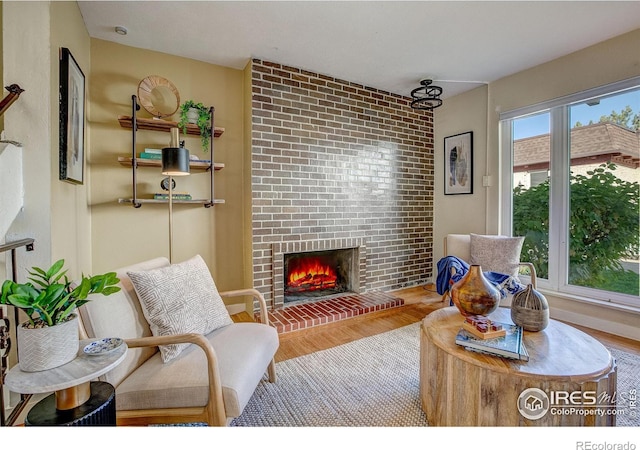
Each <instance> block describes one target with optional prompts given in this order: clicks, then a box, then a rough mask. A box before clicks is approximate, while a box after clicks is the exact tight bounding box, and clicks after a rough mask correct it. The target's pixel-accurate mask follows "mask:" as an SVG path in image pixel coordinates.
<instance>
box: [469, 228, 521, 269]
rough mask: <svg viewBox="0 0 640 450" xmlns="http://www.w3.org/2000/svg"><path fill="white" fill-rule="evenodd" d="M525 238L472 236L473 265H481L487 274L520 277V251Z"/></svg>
mask: <svg viewBox="0 0 640 450" xmlns="http://www.w3.org/2000/svg"><path fill="white" fill-rule="evenodd" d="M523 243H524V237H507V236H487V235H480V234H473V233H472V234H471V247H470V250H471V264H479V265H480V266H482V270H483V271H485V272H489V271H490V272H498V273H503V274H505V275H511V276H512V277H516V276H518V269H519V268H520V265H519V262H520V251H521V250H522V244H523Z"/></svg>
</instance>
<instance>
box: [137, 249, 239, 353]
mask: <svg viewBox="0 0 640 450" xmlns="http://www.w3.org/2000/svg"><path fill="white" fill-rule="evenodd" d="M127 275H129V278H130V279H131V282H132V283H133V287H134V288H135V290H136V294H137V295H138V298H139V299H140V305H141V306H142V311H143V312H144V316H145V318H146V319H147V322H149V326H150V327H151V332H152V333H153V335H154V336H167V335H172V334H182V333H200V334H207V333H210V332H211V331H213V330H215V329H217V328H220V327H223V326H225V325H229V324H231V323H232V322H233V321H232V320H231V316H229V313H228V312H227V309H226V308H225V306H224V302H223V301H222V297H220V294H219V293H218V289H217V288H216V285H215V284H214V282H213V279H212V278H211V273H210V272H209V268H208V267H207V264H206V263H205V262H204V260H203V259H202V257H201V256H200V255H197V256H194V257H193V258H191V259H189V260H187V261H185V262H182V263H179V264H172V265H170V266H167V267H161V268H159V269H153V270H147V271H141V272H127ZM189 345H191V344H172V345H163V346H160V354H161V355H162V361H164V362H165V363H166V362H169V361H171V360H172V359H173V358H175V357H176V356H178V355H179V354H180V353H181V352H182V351H183V350H184V349H185V348H187V347H188V346H189Z"/></svg>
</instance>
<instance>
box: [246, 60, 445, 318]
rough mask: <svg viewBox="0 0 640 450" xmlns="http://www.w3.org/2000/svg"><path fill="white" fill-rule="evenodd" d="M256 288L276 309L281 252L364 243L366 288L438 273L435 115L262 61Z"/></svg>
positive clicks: (255, 116) (256, 83)
mask: <svg viewBox="0 0 640 450" xmlns="http://www.w3.org/2000/svg"><path fill="white" fill-rule="evenodd" d="M252 91H253V99H252V120H253V124H252V192H253V194H252V195H253V208H252V212H253V218H252V222H253V223H252V226H253V269H254V285H255V286H256V288H257V289H258V290H260V292H262V293H263V294H264V296H265V298H266V299H267V301H268V302H269V301H271V303H272V304H273V305H274V306H275V307H279V306H282V305H281V304H275V303H276V302H274V301H273V299H274V286H273V272H274V271H273V268H274V267H273V261H272V258H273V248H274V245H276V244H281V243H291V242H299V241H303V242H310V241H312V242H322V241H325V240H336V239H359V240H364V245H365V246H366V267H367V269H366V281H365V283H364V284H365V286H364V288H363V286H362V285H361V291H362V292H366V291H372V290H381V291H388V290H392V289H397V288H401V287H405V286H410V285H415V284H418V283H421V282H424V281H425V280H426V279H427V278H428V276H429V274H430V273H431V269H432V247H433V242H432V238H433V233H432V229H433V180H434V173H433V170H434V167H433V116H432V114H431V113H428V112H418V111H414V110H412V109H411V107H410V106H409V99H408V98H407V97H402V96H399V95H396V94H390V93H387V92H383V91H380V90H377V89H373V88H369V87H366V86H362V85H359V84H355V83H351V82H348V81H344V80H339V79H335V78H332V77H329V76H325V75H320V74H316V73H311V72H308V71H305V70H301V69H296V68H294V67H288V66H283V65H280V64H276V63H272V62H268V61H261V60H258V59H254V60H253V64H252Z"/></svg>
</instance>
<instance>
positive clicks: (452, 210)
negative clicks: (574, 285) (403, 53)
mask: <svg viewBox="0 0 640 450" xmlns="http://www.w3.org/2000/svg"><path fill="white" fill-rule="evenodd" d="M638 48H640V30H636V31H633V32H631V33H627V34H625V35H622V36H619V37H617V38H614V39H611V40H608V41H605V42H602V43H599V44H597V45H594V46H592V47H589V48H587V49H584V50H581V51H579V52H576V53H573V54H571V55H568V56H566V57H563V58H560V59H557V60H554V61H551V62H549V63H546V64H542V65H540V66H536V67H534V68H532V69H529V70H526V71H523V72H520V73H517V74H515V75H512V76H509V77H505V78H503V79H500V80H498V81H496V82H493V83H490V84H489V86H488V87H487V88H479V89H476V90H473V91H471V92H467V93H464V94H461V95H459V96H456V97H454V98H451V99H447V100H445V102H444V106H442V107H441V108H439V109H437V110H436V112H435V119H434V123H435V130H436V144H437V147H436V175H437V176H438V177H442V174H441V173H440V172H442V167H443V166H442V153H443V150H442V140H443V139H444V137H445V136H449V135H451V134H456V133H459V132H463V131H469V130H472V131H474V133H476V132H480V133H484V135H485V137H486V141H482V140H481V139H478V138H476V139H475V142H474V164H475V167H474V194H473V195H472V196H469V195H467V196H444V195H443V189H442V179H441V178H440V180H436V192H435V205H436V207H435V211H436V214H435V217H436V220H435V226H434V261H437V260H438V259H440V258H441V257H442V256H443V255H442V239H443V237H444V236H445V235H446V234H447V233H451V232H456V233H470V232H480V231H485V232H487V233H491V234H495V233H498V232H499V223H500V222H499V220H500V216H501V214H502V211H501V208H500V198H499V192H500V185H499V178H500V154H499V150H498V149H499V136H498V123H499V114H500V112H504V111H509V110H513V109H516V108H520V107H525V106H528V105H533V104H536V103H540V102H544V101H548V100H551V99H554V98H558V97H562V96H565V95H569V94H572V93H575V92H580V91H583V90H586V89H590V88H595V87H598V86H602V85H605V84H608V83H613V82H616V81H621V80H624V79H627V78H631V77H634V76H638V75H640V52H638ZM483 94H484V95H483ZM479 117H485V118H486V122H484V123H481V122H482V121H481V120H479ZM438 158H439V159H438ZM484 167H486V174H487V175H489V176H490V178H491V186H490V187H488V188H482V187H481V186H482V175H484V174H485V173H484V172H483V168H484ZM439 168H440V169H439ZM476 188H477V189H476ZM458 197H464V198H458ZM485 201H486V204H485ZM461 211H463V212H464V213H463V214H461V213H460V212H461ZM436 246H439V247H436ZM433 276H434V278H435V276H436V273H435V272H434V274H433ZM545 294H546V295H547V298H548V299H549V302H550V304H551V308H552V309H551V311H552V316H554V317H556V318H560V319H564V320H568V321H571V322H574V323H579V324H583V325H587V326H593V327H595V328H598V329H601V330H605V331H608V332H611V333H614V334H620V335H622V336H628V337H632V338H634V339H639V340H640V327H638V325H637V324H638V319H639V316H638V314H637V313H630V312H629V311H623V310H616V309H614V308H613V307H611V306H607V305H604V306H596V305H593V304H588V303H584V302H583V301H576V299H572V298H566V297H564V298H561V297H560V296H558V295H554V294H553V293H547V292H545Z"/></svg>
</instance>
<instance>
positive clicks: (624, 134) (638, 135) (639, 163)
mask: <svg viewBox="0 0 640 450" xmlns="http://www.w3.org/2000/svg"><path fill="white" fill-rule="evenodd" d="M550 145H551V144H550V135H549V134H543V135H539V136H533V137H530V138H525V139H518V140H516V141H514V142H513V171H514V172H524V171H532V170H544V169H548V168H549V157H550V150H549V149H550ZM605 161H611V162H613V163H615V164H619V165H622V166H627V167H631V168H634V169H637V168H638V167H640V131H633V130H630V129H628V128H625V127H623V126H620V125H616V124H613V123H596V124H593V125H586V126H582V127H577V128H573V129H572V130H571V165H574V166H575V165H581V164H594V163H601V162H605Z"/></svg>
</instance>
